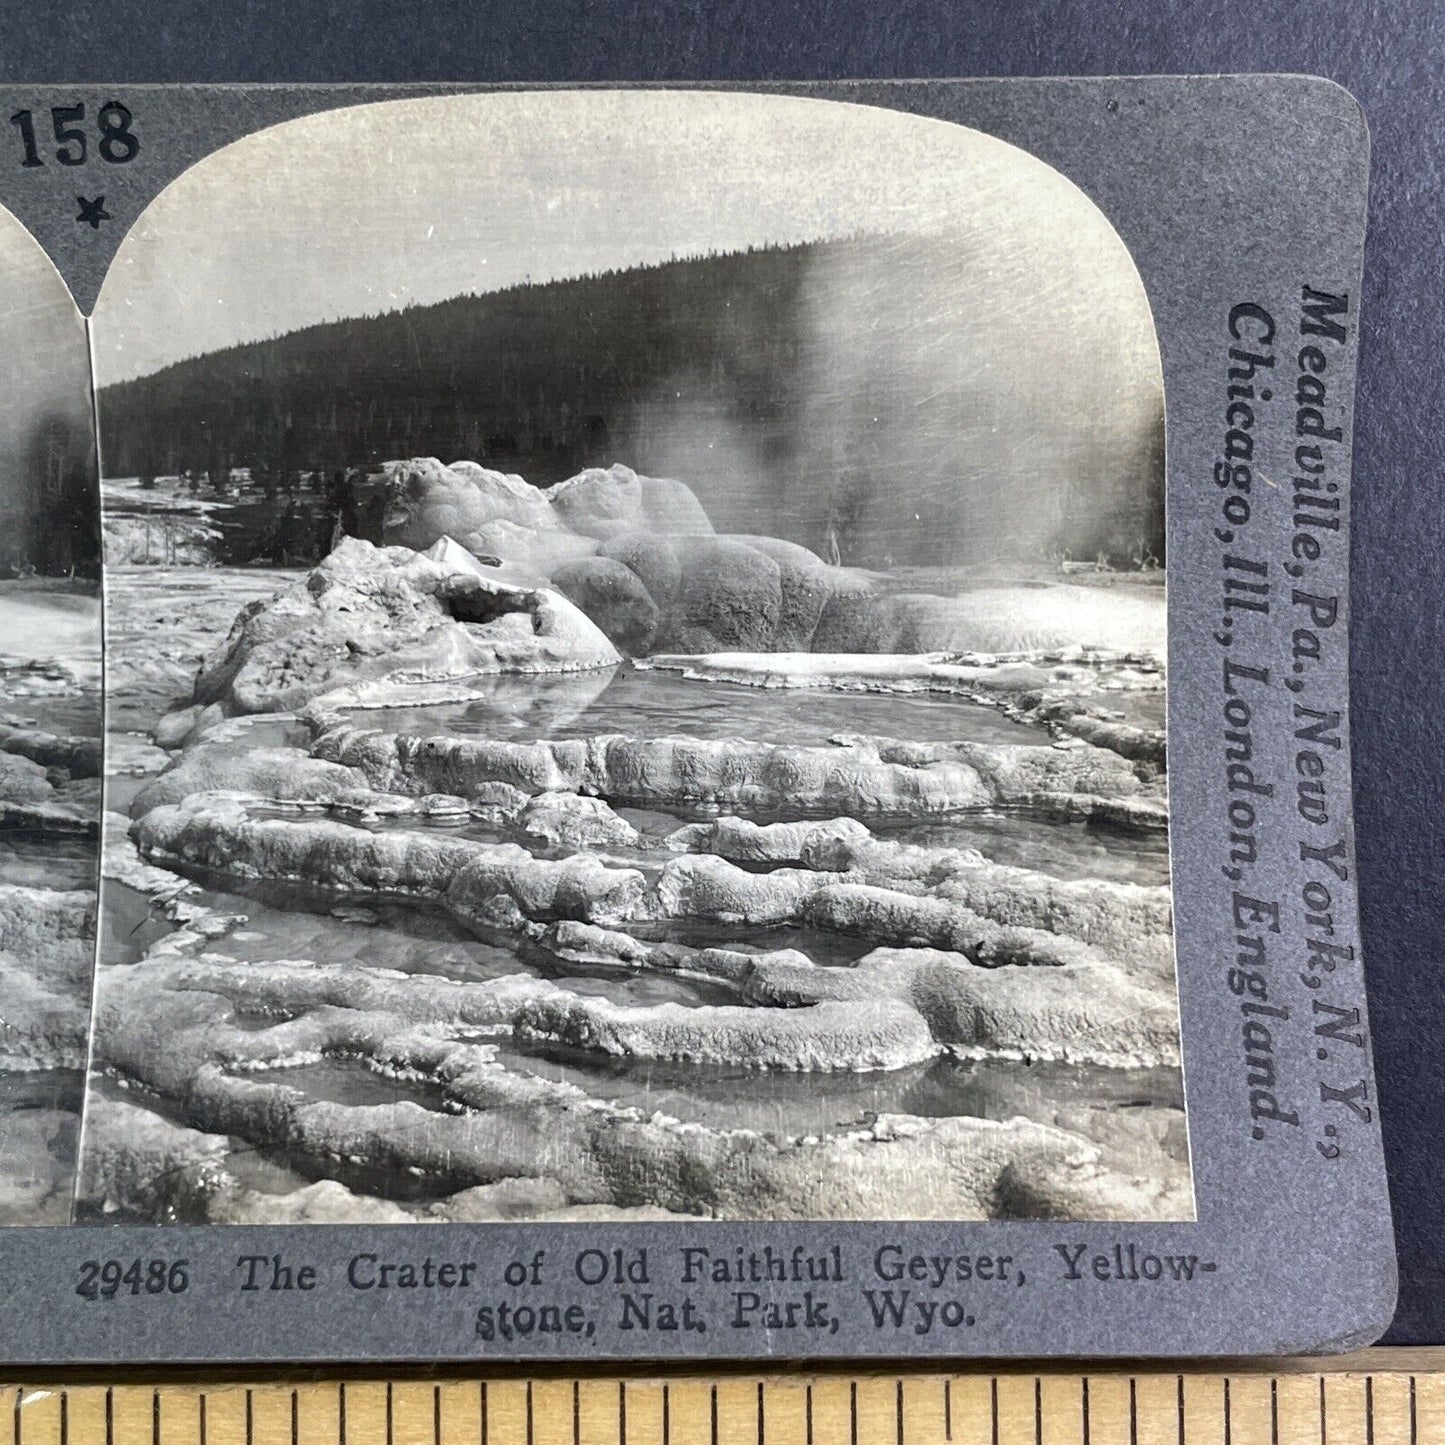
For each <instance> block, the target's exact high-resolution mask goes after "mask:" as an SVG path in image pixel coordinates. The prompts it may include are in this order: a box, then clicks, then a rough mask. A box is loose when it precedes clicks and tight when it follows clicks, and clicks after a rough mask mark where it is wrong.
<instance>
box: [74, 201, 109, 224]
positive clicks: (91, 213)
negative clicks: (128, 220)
mask: <svg viewBox="0 0 1445 1445" xmlns="http://www.w3.org/2000/svg"><path fill="white" fill-rule="evenodd" d="M75 200H76V203H77V204H78V205H79V207H80V210H79V212H78V213H77V215H76V217H75V222H76V224H77V225H79V226H89V227H90V229H91V230H92V231H98V230H100V223H101V222H102V221H109V220H111V219H113V218H112V216H111V214H110V212H109V211H107V210H106V208H105V197H104V196H97V197H96V198H95V199H94V200H93V201H87V200H86V199H85V197H84V196H77V197H76V198H75Z"/></svg>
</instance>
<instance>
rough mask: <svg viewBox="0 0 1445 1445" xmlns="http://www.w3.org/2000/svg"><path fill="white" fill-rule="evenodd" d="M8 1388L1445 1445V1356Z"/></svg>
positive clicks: (88, 1430) (27, 1411) (210, 1433)
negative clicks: (1225, 1364)
mask: <svg viewBox="0 0 1445 1445" xmlns="http://www.w3.org/2000/svg"><path fill="white" fill-rule="evenodd" d="M4 1388H5V1389H6V1390H8V1399H9V1402H10V1405H11V1411H12V1415H13V1427H12V1428H13V1442H12V1445H654V1442H655V1445H1435V1442H1442V1445H1445V1350H1439V1351H1436V1350H1428V1351H1422V1350H1412V1351H1404V1350H1373V1351H1366V1352H1364V1353H1363V1354H1361V1355H1357V1356H1347V1357H1343V1358H1341V1359H1338V1360H1313V1361H1309V1360H1304V1361H1264V1362H1241V1363H1240V1364H1239V1365H1238V1366H1237V1367H1229V1368H1227V1369H1226V1368H1222V1367H1220V1368H1216V1367H1213V1366H1203V1367H1198V1368H1195V1367H1185V1368H1184V1369H1182V1370H1181V1369H1169V1368H1163V1367H1158V1366H1154V1365H1141V1366H1140V1367H1138V1368H1137V1369H1130V1368H1127V1367H1126V1368H1118V1367H1115V1366H1112V1365H1109V1366H1101V1367H1100V1368H1099V1369H1097V1370H1094V1369H1088V1370H1087V1371H1086V1370H1085V1369H1084V1368H1083V1367H1079V1366H1071V1367H1058V1368H1053V1367H1042V1368H1040V1369H1038V1370H1036V1371H1035V1370H1026V1369H1014V1368H1007V1369H1001V1370H999V1371H998V1372H997V1373H992V1372H983V1371H977V1370H969V1371H967V1372H965V1373H960V1374H947V1373H940V1372H936V1371H932V1370H930V1371H916V1372H915V1371H907V1372H903V1373H895V1374H889V1373H874V1372H871V1371H870V1372H867V1373H857V1372H848V1373H844V1372H820V1373H804V1372H799V1373H796V1374H792V1373H789V1374H778V1373H766V1374H765V1373H761V1372H759V1373H734V1372H728V1373H720V1374H716V1375H702V1374H696V1373H694V1374H676V1375H657V1376H649V1375H636V1374H628V1375H626V1376H624V1375H621V1374H602V1373H597V1374H593V1373H588V1374H575V1375H561V1374H558V1375H552V1374H541V1373H535V1374H528V1375H509V1376H497V1375H489V1376H486V1377H476V1378H464V1377H460V1376H458V1375H455V1374H448V1375H447V1376H445V1377H440V1376H438V1377H434V1378H429V1377H420V1376H417V1375H411V1376H408V1377H405V1378H402V1377H396V1378H382V1377H380V1376H379V1375H374V1376H370V1377H368V1376H365V1375H361V1374H358V1375H356V1376H355V1377H354V1378H345V1379H342V1378H336V1377H331V1378H322V1377H306V1378H297V1379H295V1380H289V1381H288V1380H282V1379H276V1378H267V1379H253V1380H250V1381H247V1380H246V1379H244V1378H241V1377H237V1378H236V1379H233V1380H229V1381H228V1380H218V1379H206V1380H199V1379H194V1378H192V1379H180V1378H177V1379H172V1380H169V1381H165V1382H160V1381H147V1380H144V1379H140V1378H134V1379H128V1380H126V1381H124V1382H120V1381H117V1382H114V1383H106V1382H104V1381H94V1380H80V1379H78V1378H77V1379H75V1380H69V1379H67V1380H63V1381H58V1382H55V1383H52V1384H48V1385H47V1384H34V1385H18V1384H17V1385H10V1386H7V1387H4ZM0 1428H3V1427H0Z"/></svg>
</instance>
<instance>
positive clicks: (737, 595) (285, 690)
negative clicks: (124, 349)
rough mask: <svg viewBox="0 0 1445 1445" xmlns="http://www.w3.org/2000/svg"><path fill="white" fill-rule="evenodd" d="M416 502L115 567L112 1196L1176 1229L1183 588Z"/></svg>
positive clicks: (211, 1206)
mask: <svg viewBox="0 0 1445 1445" xmlns="http://www.w3.org/2000/svg"><path fill="white" fill-rule="evenodd" d="M388 485H389V495H390V506H389V510H388V513H387V519H386V537H385V540H386V543H387V545H384V546H374V545H371V544H370V543H367V542H364V541H361V540H358V539H355V538H345V539H343V540H342V541H341V542H340V543H339V545H338V546H337V547H336V548H335V550H334V551H333V552H332V553H331V554H330V555H329V556H328V557H327V558H326V559H325V560H324V561H323V562H321V563H320V565H318V566H316V567H315V568H314V569H311V570H309V571H292V572H280V571H276V572H269V573H262V572H260V571H258V570H257V569H254V568H248V569H225V568H208V567H182V566H154V565H152V566H147V567H140V566H135V567H127V566H124V565H122V566H120V567H118V568H115V569H114V570H113V571H112V574H111V583H110V587H109V593H108V602H109V607H110V618H111V629H112V632H111V636H112V641H111V659H110V676H109V689H110V693H109V695H110V706H111V729H112V731H111V734H110V748H111V755H112V759H113V762H112V773H113V776H112V778H111V781H110V787H109V790H108V795H107V796H108V807H109V808H110V812H109V813H108V815H107V832H106V846H105V861H104V885H103V911H104V915H105V919H106V923H107V930H106V933H107V939H108V942H107V945H106V948H105V951H104V953H103V959H102V965H101V969H100V978H99V980H98V986H97V1004H96V1020H95V1040H94V1056H93V1063H92V1074H91V1081H90V1095H89V1099H88V1104H87V1107H88V1110H89V1113H88V1119H87V1126H86V1132H85V1141H84V1150H85V1153H84V1158H83V1161H82V1171H83V1174H82V1189H81V1195H82V1204H83V1209H84V1211H85V1212H86V1215H87V1217H90V1218H94V1219H100V1218H138V1219H156V1220H172V1219H185V1220H209V1221H217V1222H261V1221H304V1220H381V1221H386V1220H489V1219H502V1218H546V1219H588V1218H614V1217H658V1218H665V1217H669V1216H673V1215H685V1216H712V1217H718V1218H729V1219H825V1218H827V1219H852V1218H872V1217H878V1218H892V1219H896V1218H910V1217H911V1218H959V1219H989V1218H1006V1217H1007V1218H1045V1219H1138V1220H1143V1219H1178V1218H1185V1217H1188V1216H1189V1214H1190V1212H1191V1208H1192V1205H1191V1192H1190V1185H1189V1170H1188V1159H1187V1147H1186V1140H1185V1130H1184V1116H1183V1112H1182V1090H1181V1085H1180V1080H1179V1035H1178V1015H1177V1005H1176V994H1175V983H1174V963H1173V950H1172V942H1171V939H1172V924H1171V911H1170V894H1169V888H1168V861H1167V841H1166V839H1167V803H1166V795H1165V784H1164V765H1165V745H1164V730H1163V724H1164V718H1163V696H1164V693H1163V688H1164V674H1163V628H1164V610H1163V588H1162V585H1160V584H1161V581H1162V579H1161V578H1160V576H1159V574H1157V573H1156V574H1152V575H1149V576H1122V577H1113V576H1101V577H1090V578H1084V579H1082V580H1080V579H1066V578H1061V577H1042V578H1041V577H1039V576H1037V575H1031V576H1028V577H1019V578H1010V577H1008V576H1005V575H996V576H992V577H988V578H965V577H948V578H942V579H940V578H939V577H937V576H933V577H928V578H919V577H913V576H910V575H908V574H906V573H904V572H901V571H900V572H898V573H891V574H879V573H873V572H864V571H860V570H856V569H848V568H843V567H835V566H831V565H828V564H826V563H825V562H823V561H822V560H820V559H819V558H818V557H817V556H816V555H814V554H813V553H812V552H810V551H808V550H807V549H805V548H803V547H801V546H799V545H797V544H795V543H791V542H787V541H782V540H778V539H775V538H770V537H759V536H733V535H729V536H723V535H718V534H716V533H715V532H714V530H713V527H712V524H711V523H710V521H709V519H708V517H707V515H706V513H705V512H704V510H703V508H702V506H701V505H700V504H699V503H698V501H697V499H696V498H695V497H694V496H693V494H692V492H691V491H690V490H689V489H688V488H687V487H686V486H685V485H683V484H682V483H680V482H676V481H667V480H662V479H656V478H649V477H642V476H638V475H637V474H635V473H634V472H631V471H630V470H628V469H627V468H625V467H621V466H614V467H612V468H610V469H608V470H606V471H602V470H593V471H588V472H584V473H582V474H581V475H580V476H577V477H575V478H573V479H572V480H570V481H568V482H564V483H562V484H560V485H558V486H555V487H552V488H550V489H546V490H543V489H539V488H536V487H533V486H530V485H529V484H528V483H527V482H525V481H524V480H522V479H521V478H520V477H515V476H505V475H502V474H500V473H496V472H491V471H487V470H485V469H483V468H481V467H479V466H477V465H475V464H472V463H466V462H460V463H456V464H453V465H451V466H443V465H442V464H441V463H439V462H436V461H433V460H417V461H412V462H405V463H394V464H391V466H390V467H389V468H388ZM128 546H129V544H127V547H128ZM120 555H121V556H123V557H131V556H132V555H133V549H130V550H126V551H123V552H122V553H121V554H120ZM111 560H112V564H113V565H114V562H115V561H116V559H115V558H112V559H111ZM4 747H5V753H4V754H0V755H3V756H10V757H11V759H12V763H13V764H14V766H16V767H21V766H23V765H24V758H25V755H24V751H23V749H22V748H19V747H16V748H11V747H10V746H9V744H8V743H6V744H5V745H4ZM17 759H19V761H16V760H17ZM34 766H35V767H36V768H37V769H40V768H42V767H43V765H42V764H39V763H37V764H35V765H34ZM45 801H46V800H45V799H44V798H42V797H39V796H37V798H36V799H35V800H33V802H32V803H31V804H28V805H33V806H41V805H43V804H44V803H45ZM3 918H4V912H3V907H0V927H3V926H4V925H3ZM30 1046H31V1047H32V1048H36V1049H38V1048H39V1047H40V1043H39V1036H38V1034H37V1035H36V1037H35V1039H32V1042H31V1045H30Z"/></svg>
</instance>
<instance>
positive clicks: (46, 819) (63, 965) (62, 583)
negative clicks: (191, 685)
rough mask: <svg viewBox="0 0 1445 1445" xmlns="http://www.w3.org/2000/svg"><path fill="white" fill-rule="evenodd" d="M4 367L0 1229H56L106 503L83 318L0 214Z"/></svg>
mask: <svg viewBox="0 0 1445 1445" xmlns="http://www.w3.org/2000/svg"><path fill="white" fill-rule="evenodd" d="M0 373H3V377H4V386H3V391H0V1225H10V1224H19V1225H23V1224H68V1223H69V1222H70V1218H71V1208H72V1201H73V1198H74V1194H75V1165H76V1148H77V1140H78V1137H79V1133H80V1111H81V1101H82V1099H83V1097H84V1092H85V1063H86V1047H87V1032H88V1024H89V1019H90V995H91V983H92V977H93V971H94V958H95V929H96V878H97V865H98V862H99V856H100V812H101V752H102V749H101V734H102V731H103V716H102V714H103V708H102V702H101V603H100V509H99V502H98V497H97V493H96V478H95V444H94V434H93V431H92V414H91V388H90V354H89V350H88V347H87V344H86V336H85V322H84V320H83V319H82V317H81V315H80V313H79V311H77V310H76V307H75V303H74V302H73V301H72V300H71V298H70V292H69V291H68V290H67V289H66V286H65V283H64V281H62V280H61V278H60V275H59V273H58V272H57V271H56V269H55V267H54V265H53V264H52V263H51V261H50V259H49V258H48V257H47V256H46V254H45V252H44V251H43V250H42V249H41V247H40V245H39V243H38V242H37V241H36V240H35V239H34V238H33V237H32V236H31V235H30V233H29V232H28V231H27V230H26V229H25V227H24V226H22V225H21V224H20V223H19V222H18V221H17V220H16V219H15V218H14V217H13V216H12V215H11V214H10V213H9V212H8V211H5V210H0Z"/></svg>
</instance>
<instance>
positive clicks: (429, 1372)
mask: <svg viewBox="0 0 1445 1445" xmlns="http://www.w3.org/2000/svg"><path fill="white" fill-rule="evenodd" d="M1383 1374H1388V1375H1423V1376H1434V1375H1445V1346H1437V1345H1410V1346H1390V1345H1377V1346H1374V1347H1373V1348H1371V1349H1366V1350H1356V1351H1354V1352H1352V1353H1349V1354H1343V1355H1291V1356H1247V1357H1224V1356H1204V1357H1191V1358H1188V1359H1184V1358H1162V1357H1160V1358H1149V1359H1134V1360H1119V1359H1097V1360H1096V1359H1070V1358H1050V1359H1032V1360H1030V1359H998V1360H972V1359H968V1360H965V1359H958V1360H908V1359H903V1358H899V1359H892V1360H878V1359H868V1360H855V1361H836V1360H827V1361H821V1360H807V1359H802V1360H752V1361H742V1362H739V1361H736V1360H727V1361H698V1360H686V1361H656V1360H651V1361H649V1360H641V1361H624V1360H600V1361H575V1360H574V1361H532V1362H507V1363H502V1362H487V1361H478V1362H468V1363H457V1362H455V1361H445V1362H441V1363H438V1364H415V1363H411V1364H391V1363H387V1362H384V1361H383V1362H377V1363H370V1364H365V1363H349V1362H345V1363H343V1362H327V1363H322V1364H311V1363H307V1364H293V1363H285V1362H280V1363H275V1364H270V1365H252V1364H245V1365H224V1364H215V1363H210V1364H191V1365H66V1366H51V1367H45V1366H40V1367H37V1368H35V1369H34V1370H19V1369H7V1370H5V1371H4V1372H3V1374H0V1390H5V1391H12V1392H13V1391H15V1390H26V1391H29V1390H38V1389H44V1388H47V1387H48V1388H54V1389H64V1388H82V1387H86V1386H115V1387H117V1388H132V1387H137V1386H152V1387H155V1388H157V1389H164V1388H167V1387H172V1386H174V1387H179V1388H188V1387H195V1386H200V1385H216V1386H221V1387H226V1386H231V1385H236V1386H244V1385H257V1386H262V1387H272V1386H282V1385H285V1386H287V1387H293V1388H302V1389H304V1388H306V1387H308V1386H313V1385H320V1386H325V1385H329V1384H337V1383H340V1382H343V1381H344V1382H355V1383H378V1382H380V1383H385V1382H394V1383H396V1384H412V1383H416V1384H450V1383H459V1384H462V1383H473V1382H476V1381H478V1380H496V1381H498V1382H505V1381H520V1382H525V1381H528V1380H536V1381H571V1380H580V1381H584V1382H585V1381H611V1382H616V1381H619V1380H626V1381H627V1382H628V1383H629V1384H631V1383H642V1382H644V1381H649V1382H650V1381H686V1382H690V1383H691V1382H697V1381H706V1382H709V1383H712V1382H720V1381H738V1380H743V1381H756V1380H763V1381H770V1380H777V1381H779V1382H800V1381H804V1380H809V1379H817V1380H838V1379H847V1380H861V1379H868V1380H896V1379H901V1380H904V1381H907V1380H912V1379H917V1380H932V1379H960V1378H962V1379H968V1378H1006V1377H1013V1376H1026V1377H1028V1378H1045V1379H1080V1378H1086V1377H1087V1378H1091V1379H1098V1378H1105V1377H1112V1378H1119V1377H1126V1376H1168V1377H1170V1378H1173V1377H1184V1378H1192V1377H1201V1378H1219V1379H1223V1378H1226V1377H1228V1378H1233V1379H1237V1378H1241V1377H1243V1378H1257V1377H1264V1378H1269V1377H1283V1376H1292V1375H1312V1376H1328V1377H1331V1378H1333V1377H1342V1376H1352V1377H1363V1376H1366V1375H1383Z"/></svg>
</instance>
